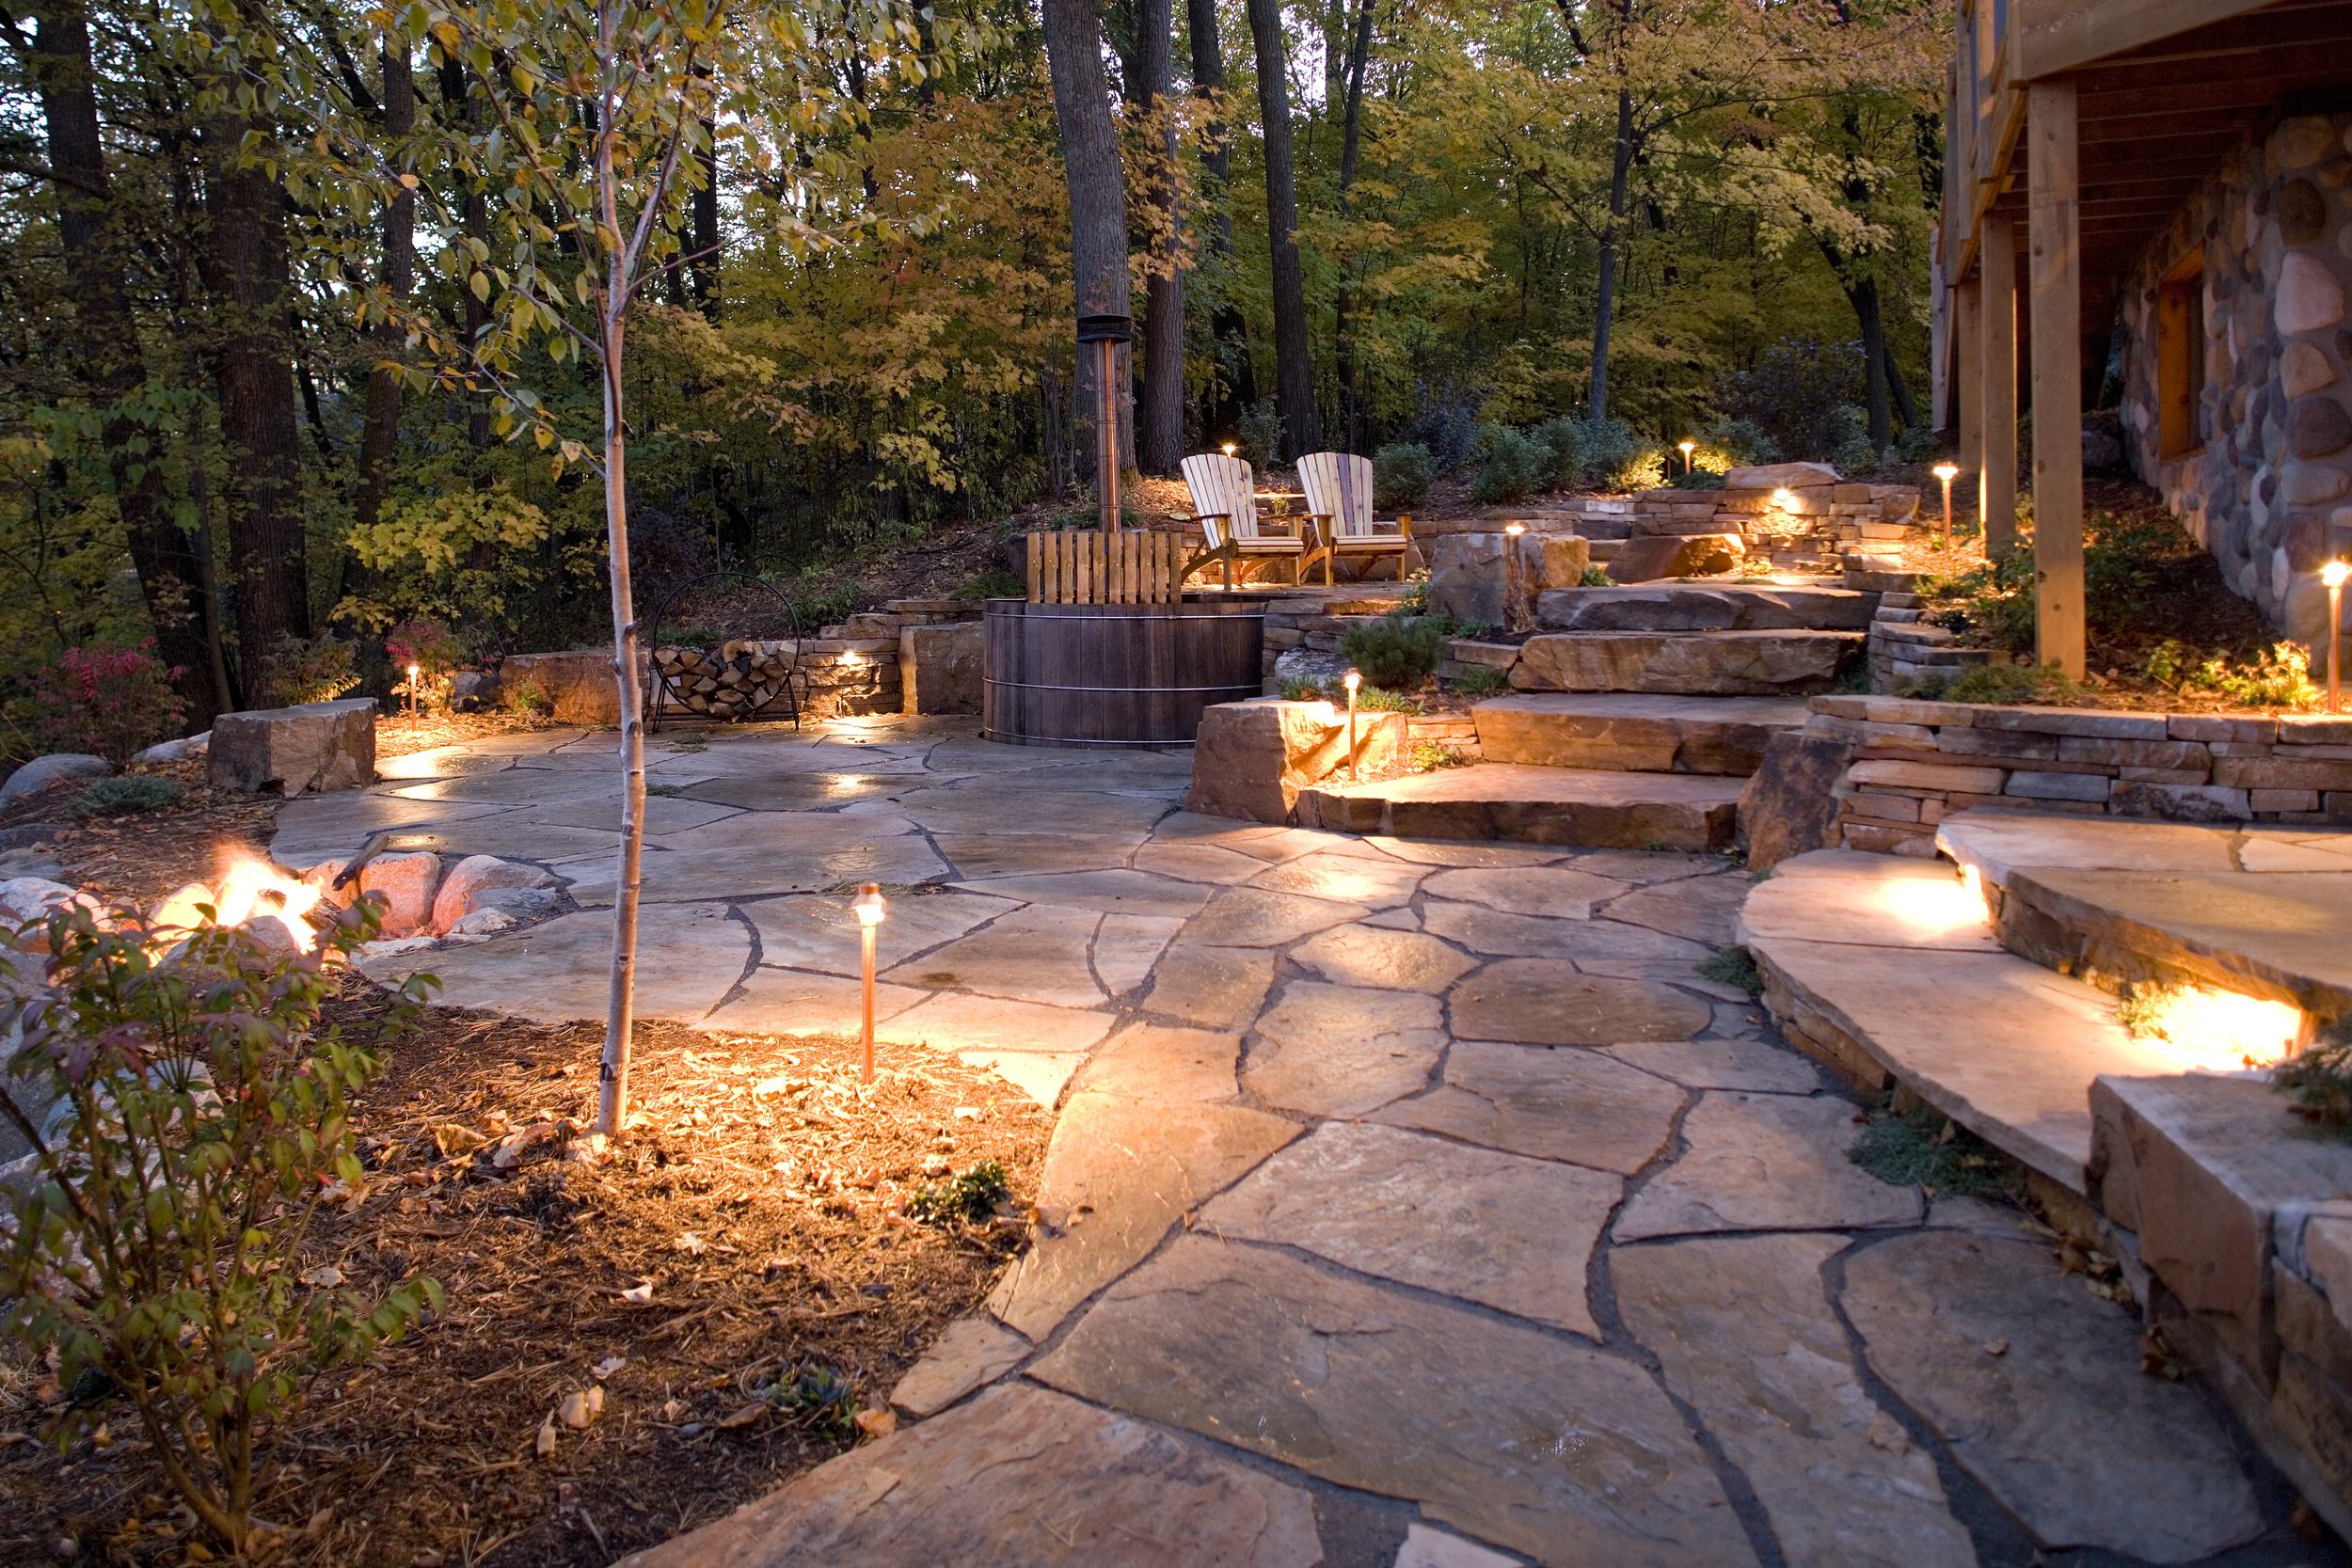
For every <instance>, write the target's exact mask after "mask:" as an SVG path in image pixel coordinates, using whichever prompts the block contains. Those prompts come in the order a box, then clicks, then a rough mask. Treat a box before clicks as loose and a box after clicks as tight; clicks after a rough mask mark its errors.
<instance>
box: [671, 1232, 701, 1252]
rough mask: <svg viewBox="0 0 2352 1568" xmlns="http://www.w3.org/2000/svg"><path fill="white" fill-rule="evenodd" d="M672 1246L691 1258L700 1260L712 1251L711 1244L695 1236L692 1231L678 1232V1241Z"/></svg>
mask: <svg viewBox="0 0 2352 1568" xmlns="http://www.w3.org/2000/svg"><path fill="white" fill-rule="evenodd" d="M670 1245H671V1246H672V1247H673V1248H675V1250H677V1251H679V1252H682V1253H685V1254H686V1255H687V1256H688V1257H690V1258H699V1257H701V1256H702V1255H703V1254H704V1253H705V1252H707V1251H708V1250H709V1249H710V1243H707V1242H706V1241H704V1240H703V1239H702V1238H701V1237H700V1236H697V1235H695V1234H694V1233H693V1232H692V1231H691V1230H682V1231H680V1232H678V1238H677V1240H676V1241H675V1242H672V1243H670Z"/></svg>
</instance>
